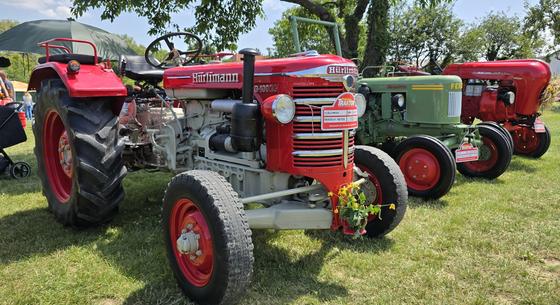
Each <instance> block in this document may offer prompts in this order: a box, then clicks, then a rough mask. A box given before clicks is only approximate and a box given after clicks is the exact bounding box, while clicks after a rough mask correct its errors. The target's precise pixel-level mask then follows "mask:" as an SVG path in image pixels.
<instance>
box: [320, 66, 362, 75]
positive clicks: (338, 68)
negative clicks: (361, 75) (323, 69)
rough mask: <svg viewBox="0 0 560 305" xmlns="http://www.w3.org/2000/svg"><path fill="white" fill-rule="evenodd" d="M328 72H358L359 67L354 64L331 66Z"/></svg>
mask: <svg viewBox="0 0 560 305" xmlns="http://www.w3.org/2000/svg"><path fill="white" fill-rule="evenodd" d="M327 73H328V74H358V68H356V67H353V66H329V67H328V68H327Z"/></svg>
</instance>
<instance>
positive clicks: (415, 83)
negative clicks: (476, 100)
mask: <svg viewBox="0 0 560 305" xmlns="http://www.w3.org/2000/svg"><path fill="white" fill-rule="evenodd" d="M457 83H461V78H460V77H457V76H442V75H428V76H405V77H379V78H362V79H360V80H359V81H358V85H361V84H366V85H367V86H368V87H370V89H372V91H385V89H388V90H390V91H394V90H395V89H404V90H406V89H407V88H408V87H411V88H410V89H412V87H416V88H419V87H422V86H432V87H433V86H437V87H441V86H443V87H445V89H450V86H451V84H457ZM453 86H455V85H453Z"/></svg>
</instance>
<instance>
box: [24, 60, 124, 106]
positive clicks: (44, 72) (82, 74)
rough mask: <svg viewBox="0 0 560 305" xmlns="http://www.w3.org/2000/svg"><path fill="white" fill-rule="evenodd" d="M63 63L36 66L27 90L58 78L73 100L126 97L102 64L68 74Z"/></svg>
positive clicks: (113, 75)
mask: <svg viewBox="0 0 560 305" xmlns="http://www.w3.org/2000/svg"><path fill="white" fill-rule="evenodd" d="M66 66H67V65H66V64H65V63H59V62H52V61H51V62H47V63H44V64H40V65H37V66H36V67H35V69H33V72H32V73H31V79H30V80H29V90H38V89H40V88H41V81H43V80H45V79H51V78H59V79H61V80H62V82H63V83H64V86H66V88H67V89H68V94H69V95H70V96H71V97H74V98H81V97H126V95H127V92H126V88H125V86H124V85H123V83H122V81H121V80H120V79H119V77H118V76H117V75H116V74H115V72H113V70H112V69H107V68H105V65H104V64H99V65H82V66H81V67H80V71H78V73H68V71H67V70H66Z"/></svg>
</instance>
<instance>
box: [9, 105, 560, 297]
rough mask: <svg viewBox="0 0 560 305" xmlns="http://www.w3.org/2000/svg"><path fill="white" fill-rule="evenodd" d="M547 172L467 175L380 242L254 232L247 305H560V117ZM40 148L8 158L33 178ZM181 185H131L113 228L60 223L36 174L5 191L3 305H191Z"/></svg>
mask: <svg viewBox="0 0 560 305" xmlns="http://www.w3.org/2000/svg"><path fill="white" fill-rule="evenodd" d="M544 121H545V122H546V123H547V124H548V126H549V127H550V129H551V131H552V134H553V139H552V146H551V148H550V150H549V152H548V153H547V154H546V155H545V156H544V157H543V158H542V159H540V160H530V159H525V158H521V157H514V159H513V161H512V163H511V166H510V168H509V170H508V171H507V172H506V174H504V175H503V176H502V177H500V178H499V179H497V180H496V181H491V182H489V181H476V180H468V179H465V178H463V177H462V176H460V175H459V176H458V179H457V181H456V183H455V185H454V187H453V188H452V190H451V192H450V193H449V194H448V195H447V196H445V197H444V198H443V199H442V200H438V201H430V202H423V201H420V200H415V199H413V200H411V201H410V203H409V209H408V211H407V214H406V216H405V218H404V220H403V222H402V223H401V225H400V226H399V227H398V228H397V229H396V230H395V231H394V232H393V233H391V234H390V235H389V236H387V237H385V238H383V239H380V240H360V241H354V240H351V239H349V238H346V237H344V236H342V235H341V234H333V233H331V232H316V231H309V232H303V231H289V232H288V231H285V232H274V231H254V232H253V233H254V234H253V236H254V244H255V274H254V277H253V282H252V284H251V286H250V287H249V289H248V291H247V294H246V297H245V298H244V299H243V301H242V303H243V304H560V107H558V105H557V106H556V107H555V108H554V109H553V110H551V111H547V113H546V114H545V116H544ZM27 131H28V135H29V137H30V139H29V141H28V142H27V143H25V144H22V145H19V146H16V147H13V148H11V149H9V150H8V151H9V152H10V153H11V155H12V156H13V157H14V159H16V160H25V161H28V162H30V163H31V164H32V165H33V168H34V169H35V164H36V162H35V160H34V155H33V152H32V150H33V143H34V142H33V139H32V133H31V131H30V129H29V128H28V130H27ZM169 178H170V175H168V174H162V173H145V172H140V173H134V174H130V175H129V176H128V177H127V178H126V179H125V188H126V192H127V197H126V201H125V202H124V203H123V204H122V207H121V212H120V214H119V215H118V216H117V218H116V219H115V220H114V221H113V222H112V223H110V224H109V225H107V226H104V227H101V228H97V229H91V230H84V231H74V230H71V229H68V228H64V227H62V226H61V225H59V224H58V223H56V222H55V220H54V218H53V217H52V216H51V215H50V214H49V212H48V211H47V209H46V201H45V199H44V198H43V196H42V195H41V188H40V186H39V181H38V178H37V176H36V173H34V174H33V176H32V177H31V178H29V179H27V180H24V181H13V180H10V179H0V304H99V305H112V304H184V303H187V301H185V299H184V298H183V297H182V296H181V294H180V292H179V290H178V288H177V287H176V285H175V282H174V280H173V278H172V275H171V273H170V269H169V267H168V265H167V261H166V257H165V253H164V247H163V243H162V238H161V228H160V202H161V198H162V194H163V191H164V188H165V187H166V184H167V182H168V180H169Z"/></svg>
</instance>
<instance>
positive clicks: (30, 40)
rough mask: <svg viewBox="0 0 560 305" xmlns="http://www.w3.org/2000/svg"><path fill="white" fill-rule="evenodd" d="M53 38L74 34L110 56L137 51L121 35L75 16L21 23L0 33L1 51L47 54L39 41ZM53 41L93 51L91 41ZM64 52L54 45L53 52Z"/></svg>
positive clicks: (102, 54)
mask: <svg viewBox="0 0 560 305" xmlns="http://www.w3.org/2000/svg"><path fill="white" fill-rule="evenodd" d="M52 38H73V39H79V40H87V41H90V42H93V43H94V44H95V45H96V47H97V53H98V55H99V56H101V57H103V58H109V59H111V60H118V59H119V57H120V56H121V55H135V54H136V53H135V52H134V51H133V50H131V49H130V48H129V47H127V45H126V43H124V41H123V39H122V38H121V37H119V36H117V35H115V34H111V33H109V32H107V31H104V30H102V29H100V28H96V27H93V26H91V25H87V24H83V23H80V22H76V21H73V20H35V21H29V22H24V23H22V24H19V25H17V26H15V27H13V28H11V29H10V30H8V31H5V32H3V33H2V34H0V51H14V52H23V53H37V54H44V53H45V49H44V48H42V47H39V46H38V45H37V44H38V43H39V42H42V41H45V40H49V39H52ZM53 44H57V45H63V46H65V47H67V48H69V49H70V50H71V51H72V52H73V53H80V54H89V55H93V50H92V48H91V46H89V45H88V44H82V43H75V42H55V43H53ZM61 52H62V51H61V50H57V49H51V54H60V53H61Z"/></svg>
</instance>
